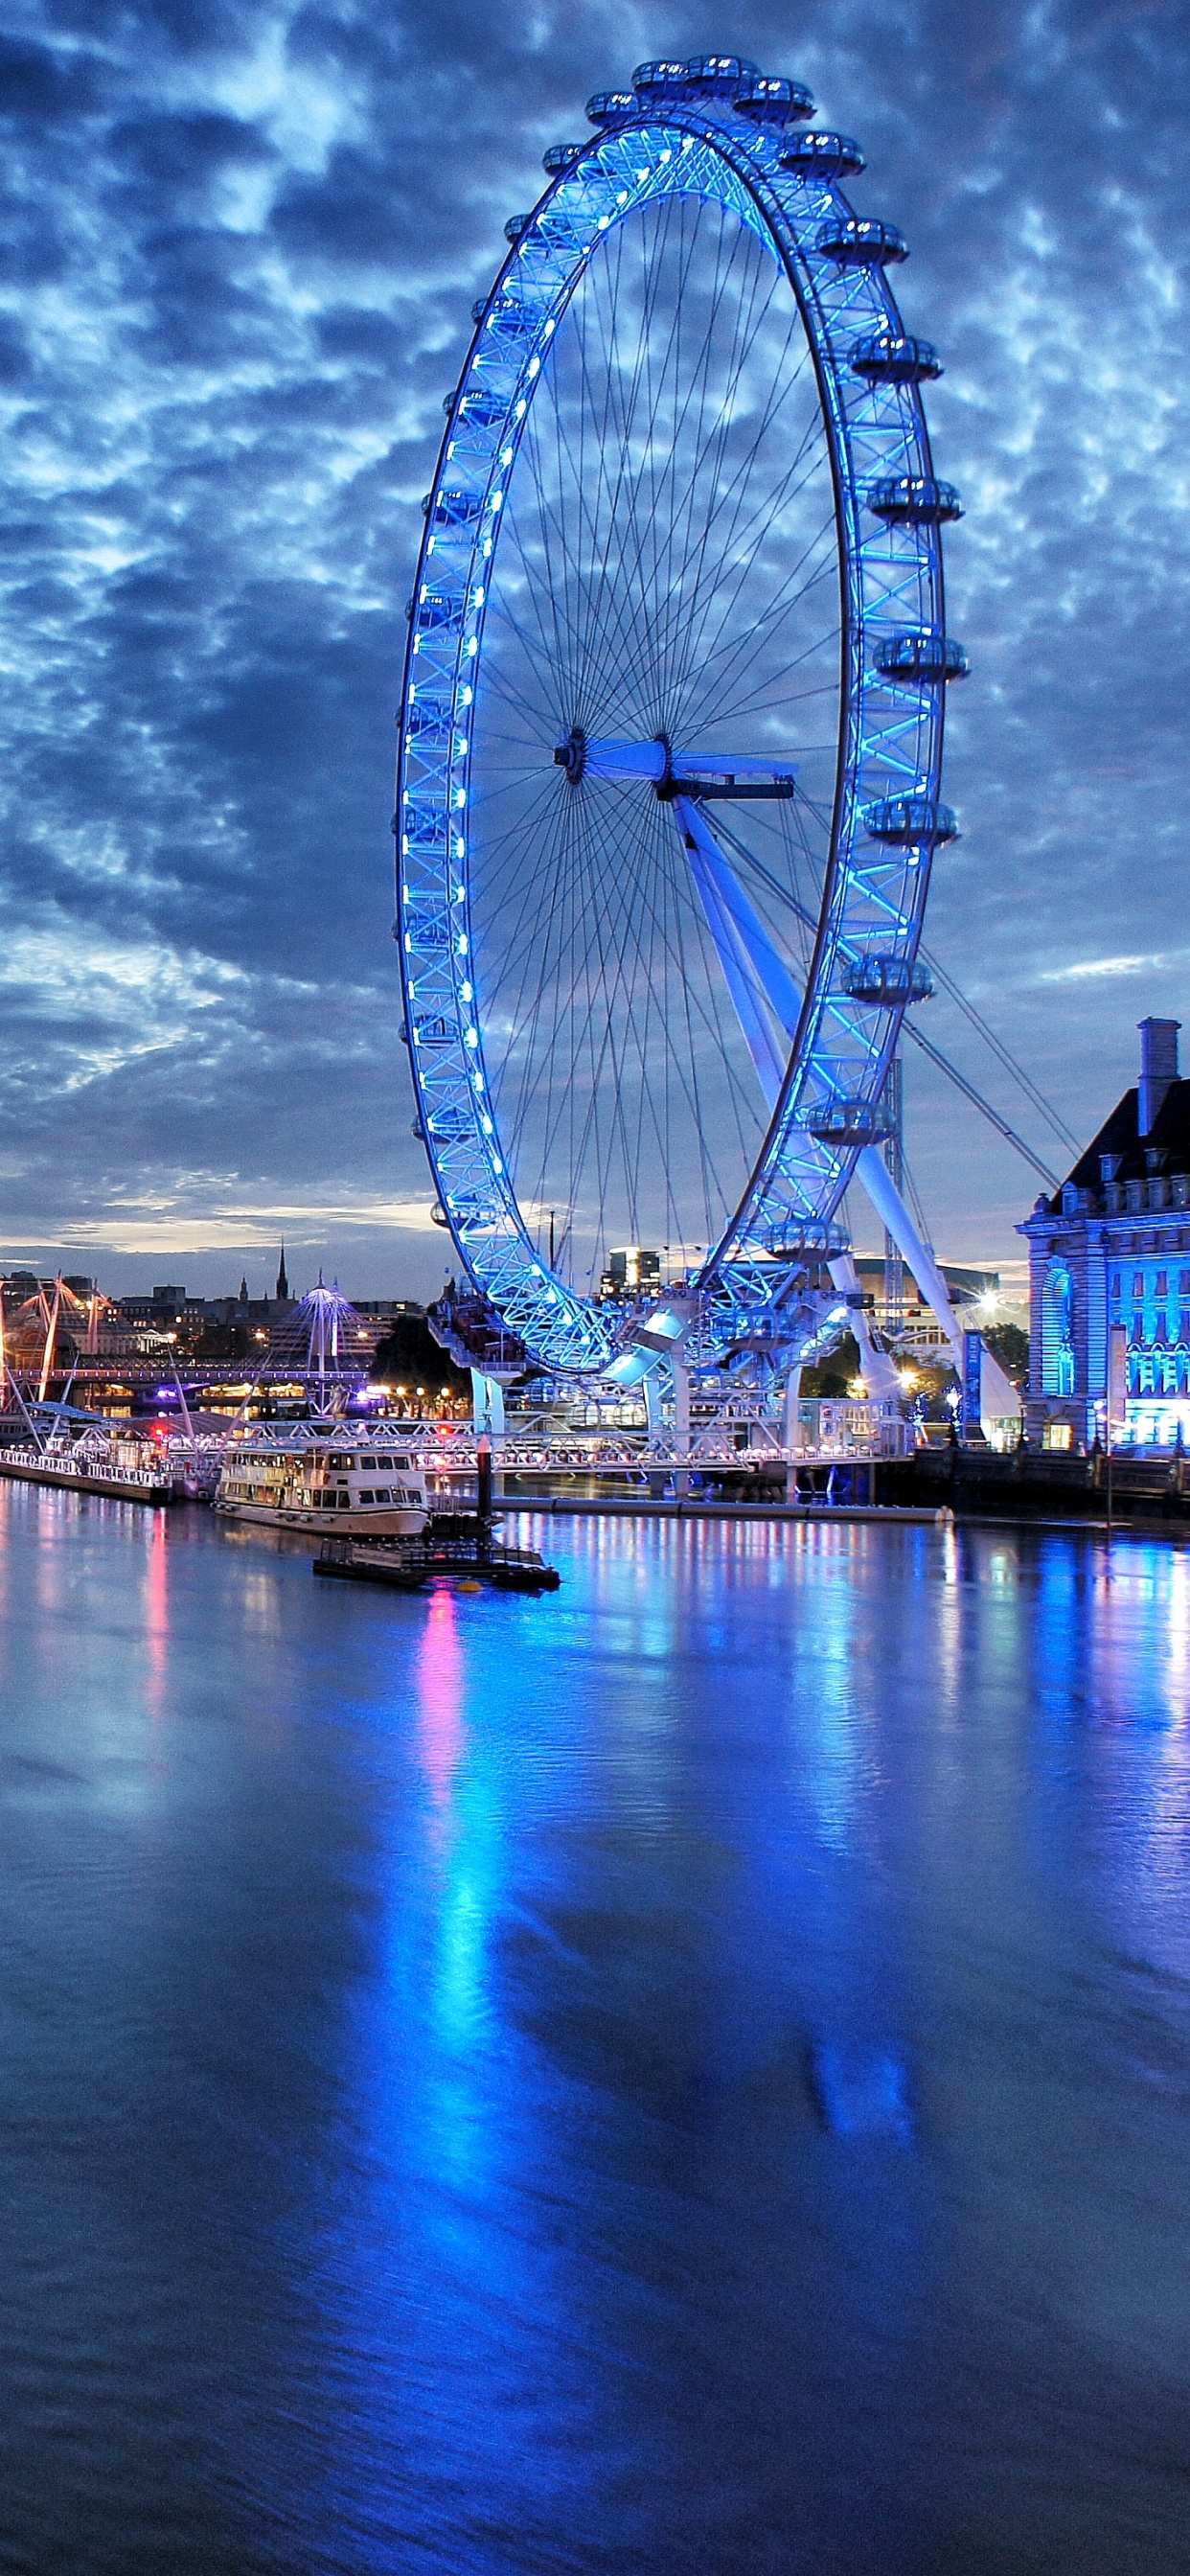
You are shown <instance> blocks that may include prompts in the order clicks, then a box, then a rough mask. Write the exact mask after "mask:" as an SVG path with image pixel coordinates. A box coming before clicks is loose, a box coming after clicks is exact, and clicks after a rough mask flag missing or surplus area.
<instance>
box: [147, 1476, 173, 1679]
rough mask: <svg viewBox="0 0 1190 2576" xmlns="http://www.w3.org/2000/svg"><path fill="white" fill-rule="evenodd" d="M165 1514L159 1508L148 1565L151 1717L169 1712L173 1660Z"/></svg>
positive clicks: (154, 1523)
mask: <svg viewBox="0 0 1190 2576" xmlns="http://www.w3.org/2000/svg"><path fill="white" fill-rule="evenodd" d="M165 1551H166V1537H165V1513H164V1512H163V1511H155V1512H154V1513H153V1516H152V1528H151V1530H150V1533H149V1549H148V1557H147V1560H146V1565H145V1643H146V1647H147V1651H148V1665H149V1673H148V1690H147V1692H146V1699H147V1703H148V1710H149V1715H150V1717H155V1718H159V1717H162V1716H163V1715H164V1713H165V1677H166V1670H167V1667H168V1663H169V1568H168V1566H167V1564H166V1554H165Z"/></svg>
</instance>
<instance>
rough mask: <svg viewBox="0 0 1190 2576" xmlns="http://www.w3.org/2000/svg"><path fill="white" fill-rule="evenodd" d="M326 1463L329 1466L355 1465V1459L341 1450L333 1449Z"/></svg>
mask: <svg viewBox="0 0 1190 2576" xmlns="http://www.w3.org/2000/svg"><path fill="white" fill-rule="evenodd" d="M326 1463H327V1465H328V1467H354V1465H355V1460H354V1458H349V1457H346V1456H345V1455H344V1454H343V1452H342V1451H341V1450H339V1449H333V1450H332V1451H331V1455H330V1457H329V1458H328V1459H327V1462H326Z"/></svg>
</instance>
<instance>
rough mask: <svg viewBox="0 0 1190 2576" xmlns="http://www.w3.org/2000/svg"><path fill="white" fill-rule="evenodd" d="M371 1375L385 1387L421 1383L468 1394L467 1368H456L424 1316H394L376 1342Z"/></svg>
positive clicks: (469, 1391) (469, 1390)
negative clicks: (386, 1330)
mask: <svg viewBox="0 0 1190 2576" xmlns="http://www.w3.org/2000/svg"><path fill="white" fill-rule="evenodd" d="M372 1377H373V1379H376V1380H383V1382H384V1384H385V1385H386V1386H410V1387H416V1386H424V1387H426V1388H428V1389H432V1390H433V1391H434V1392H435V1393H436V1392H437V1390H438V1389H439V1387H448V1388H449V1390H450V1393H451V1394H452V1395H453V1396H455V1397H456V1398H457V1397H461V1396H464V1395H465V1396H468V1397H469V1396H470V1393H471V1372H470V1370H469V1369H461V1368H457V1367H456V1365H455V1362H454V1361H453V1360H452V1359H451V1357H450V1354H449V1352H447V1351H444V1350H443V1348H442V1345H441V1343H440V1342H436V1341H435V1339H434V1336H433V1334H432V1332H431V1331H430V1327H429V1325H428V1324H427V1322H426V1319H425V1316H424V1315H398V1316H397V1318H396V1321H395V1322H394V1324H393V1327H392V1330H391V1332H388V1333H386V1334H385V1336H384V1340H383V1341H382V1342H379V1343H378V1344H377V1347H376V1355H375V1358H374V1359H373V1361H372Z"/></svg>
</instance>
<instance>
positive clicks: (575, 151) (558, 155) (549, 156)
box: [541, 143, 587, 179]
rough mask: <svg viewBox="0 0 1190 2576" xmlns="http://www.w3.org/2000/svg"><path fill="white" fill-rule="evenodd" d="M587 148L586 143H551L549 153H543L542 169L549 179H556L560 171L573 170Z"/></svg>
mask: <svg viewBox="0 0 1190 2576" xmlns="http://www.w3.org/2000/svg"><path fill="white" fill-rule="evenodd" d="M586 148H587V147H586V145H585V143H551V145H550V148H549V151H548V152H543V153H542V156H541V166H542V169H543V170H544V171H545V173H546V175H547V177H548V178H550V179H556V178H557V175H558V172H559V170H573V168H574V165H575V162H576V161H578V160H580V159H581V157H582V155H583V153H584V152H585V151H586Z"/></svg>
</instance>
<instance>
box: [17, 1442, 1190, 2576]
mask: <svg viewBox="0 0 1190 2576" xmlns="http://www.w3.org/2000/svg"><path fill="white" fill-rule="evenodd" d="M0 1529H2V1533H3V1546H2V1548H0V1609H2V1612H3V1620H2V1624H0V1682H2V1689H0V1711H2V1715H0V1969H2V1982H0V2087H2V2090H0V2161H2V2168H3V2170H2V2173H0V2181H2V2183H3V2190H2V2193H0V2238H2V2239H3V2245H4V2266H5V2279H6V2285H7V2297H6V2302H5V2306H4V2310H3V2313H2V2315H0V2378H2V2381H3V2387H4V2394H5V2399H6V2403H5V2406H4V2408H3V2410H2V2411H0V2565H2V2566H4V2567H8V2566H11V2567H13V2568H14V2569H23V2568H29V2569H32V2570H35V2571H40V2570H41V2569H42V2568H43V2567H47V2566H51V2565H52V2566H54V2567H55V2568H58V2567H62V2568H67V2569H74V2568H78V2569H79V2570H86V2571H88V2576H89V2571H90V2570H91V2569H93V2568H94V2569H96V2570H100V2569H102V2570H106V2569H107V2568H109V2567H110V2568H111V2569H112V2570H116V2569H120V2570H125V2569H133V2570H137V2569H141V2568H144V2569H157V2568H158V2567H160V2568H162V2569H165V2568H168V2569H170V2570H171V2571H172V2570H174V2569H178V2570H183V2571H190V2570H194V2571H198V2570H199V2569H202V2570H204V2571H207V2570H211V2569H214V2570H218V2571H222V2570H224V2569H226V2570H228V2571H229V2576H230V2571H232V2570H235V2571H237V2576H238V2571H248V2572H249V2576H250V2571H252V2570H255V2569H257V2568H260V2569H273V2568H277V2569H280V2568H285V2569H287V2570H292V2571H298V2576H305V2571H307V2570H308V2571H311V2576H314V2571H322V2570H339V2569H342V2570H345V2571H352V2576H354V2571H357V2570H358V2571H364V2570H367V2571H371V2570H377V2571H385V2572H386V2576H387V2571H388V2570H390V2569H391V2570H394V2571H397V2570H400V2571H404V2570H411V2571H419V2570H421V2569H426V2570H429V2569H431V2568H439V2567H442V2566H446V2567H448V2568H449V2569H451V2570H452V2571H453V2570H458V2571H460V2576H469V2571H472V2570H475V2571H477V2576H478V2571H484V2576H486V2571H488V2570H493V2571H496V2570H499V2571H505V2570H508V2571H512V2570H516V2571H520V2570H522V2569H530V2570H532V2569H544V2570H554V2569H558V2570H578V2571H582V2576H586V2571H588V2570H591V2571H595V2570H604V2569H612V2568H614V2569H617V2570H618V2569H629V2570H636V2569H640V2570H642V2571H643V2570H645V2569H648V2570H650V2571H661V2576H668V2571H670V2570H673V2571H679V2570H681V2571H685V2570H687V2569H695V2568H697V2569H699V2570H700V2571H707V2576H734V2571H736V2570H737V2569H747V2570H749V2571H751V2570H753V2569H755V2570H760V2571H764V2576H768V2571H770V2570H771V2571H773V2576H776V2571H777V2570H780V2571H782V2576H785V2571H788V2570H800V2569H802V2568H805V2569H806V2570H807V2571H811V2570H812V2571H814V2576H824V2571H825V2576H833V2571H835V2570H838V2571H839V2576H843V2571H847V2576H868V2571H869V2570H870V2571H872V2576H876V2571H880V2576H886V2571H899V2570H902V2569H904V2570H905V2571H913V2576H917V2571H921V2570H924V2571H933V2570H937V2571H939V2576H942V2571H946V2572H947V2576H949V2571H951V2570H952V2569H955V2568H957V2567H960V2566H961V2567H962V2568H963V2569H964V2571H968V2570H973V2571H976V2576H982V2571H984V2570H986V2571H988V2572H989V2576H992V2571H995V2576H1000V2571H1004V2576H1008V2571H1012V2576H1016V2571H1017V2570H1021V2569H1024V2570H1034V2569H1036V2570H1047V2571H1048V2570H1049V2569H1051V2568H1052V2569H1054V2570H1057V2569H1059V2568H1060V2569H1063V2570H1066V2569H1067V2568H1071V2567H1074V2566H1076V2565H1077V2566H1078V2567H1079V2569H1080V2570H1084V2569H1086V2570H1091V2571H1094V2576H1097V2571H1099V2570H1101V2569H1102V2570H1103V2571H1104V2576H1106V2571H1108V2570H1109V2569H1110V2570H1111V2571H1112V2576H1116V2572H1117V2571H1118V2570H1119V2569H1121V2568H1127V2569H1129V2570H1145V2571H1148V2570H1149V2569H1152V2570H1153V2571H1157V2570H1158V2569H1159V2570H1161V2571H1162V2576H1164V2572H1165V2571H1167V2570H1178V2569H1181V2568H1190V2541H1188V2538H1187V2531H1188V2524H1187V2516H1186V2512H1185V2501H1186V2471H1187V2468H1188V2466H1190V2438H1188V2436H1187V2429H1186V2428H1187V2412H1186V2396H1187V2388H1188V2383H1190V2300H1188V2296H1187V2286H1186V2284H1187V2263H1186V2257H1187V2253H1188V2251H1190V2212H1188V2207H1187V2193H1186V2188H1185V2185H1186V2156H1187V2146H1188V2143H1190V2012H1188V1997H1190V1985H1188V1978H1190V1955H1188V1948H1190V1934H1188V1915H1187V1902H1186V1899H1187V1881H1188V1870H1187V1862H1188V1857H1190V1748H1188V1745H1187V1731H1186V1730H1187V1679H1188V1660H1190V1580H1188V1578H1190V1560H1188V1559H1187V1558H1185V1557H1183V1556H1182V1555H1181V1554H1180V1553H1179V1552H1178V1551H1177V1550H1176V1549H1173V1548H1166V1547H1163V1546H1161V1545H1157V1544H1154V1545H1148V1544H1136V1543H1134V1542H1121V1543H1120V1544H1119V1545H1118V1546H1116V1547H1115V1548H1114V1549H1113V1550H1112V1552H1111V1555H1110V1558H1109V1556H1108V1554H1107V1552H1106V1551H1105V1550H1104V1548H1103V1547H1102V1545H1101V1544H1099V1543H1098V1542H1097V1541H1095V1540H1093V1539H1090V1538H1084V1537H1081V1536H1077V1535H1074V1536H1071V1537H1069V1538H1068V1537H1066V1536H1064V1535H1063V1536H1040V1535H1032V1536H1030V1535H1023V1536H1022V1535H1016V1534H1012V1533H1006V1532H997V1531H993V1530H981V1531H966V1532H964V1531H961V1530H960V1531H957V1532H951V1533H942V1532H936V1531H934V1530H927V1529H898V1530H878V1529H872V1528H870V1527H866V1526H863V1525H860V1526H857V1527H848V1526H843V1527H840V1528H835V1529H832V1528H830V1527H824V1526H822V1525H814V1526H812V1527H808V1528H797V1529H795V1528H784V1529H778V1530H770V1529H765V1528H762V1527H758V1526H756V1525H748V1526H744V1527H742V1528H740V1529H737V1530H725V1529H723V1528H721V1527H718V1526H703V1525H698V1524H692V1525H689V1526H675V1525H673V1524H662V1525H657V1524H653V1523H649V1524H632V1525H626V1524H622V1523H617V1522H610V1523H609V1522H598V1521H596V1522H591V1523H582V1522H579V1523H572V1524H565V1525H559V1526H557V1527H554V1526H552V1525H548V1524H539V1525H538V1531H537V1535H538V1536H539V1537H540V1536H541V1535H542V1534H543V1533H544V1536H545V1539H546V1543H547V1545H548V1546H549V1549H550V1552H551V1553H553V1554H554V1555H555V1556H556V1557H558V1558H559V1559H560V1560H561V1561H562V1562H563V1564H564V1570H565V1575H566V1581H565V1585H564V1589H563V1591H562V1593H561V1594H560V1595H559V1596H558V1597H557V1598H556V1599H553V1600H547V1601H542V1602H537V1603H534V1602H527V1601H515V1600H513V1601H499V1600H494V1599H492V1600H489V1599H486V1598H479V1599H476V1598H466V1597H463V1598H458V1597H456V1598H453V1599H452V1598H450V1597H448V1596H446V1595H435V1596H433V1597H432V1598H430V1599H429V1600H411V1601H405V1600H401V1599H397V1598H388V1597H386V1596H382V1595H380V1596H378V1595H375V1594H371V1593H367V1592H359V1593H356V1592H354V1591H352V1590H349V1589H348V1588H347V1587H339V1586H329V1585H321V1584H317V1583H315V1582H313V1581H312V1579H311V1575H310V1569H309V1559H308V1556H307V1555H306V1554H305V1553H304V1552H301V1551H299V1550H294V1551H293V1552H292V1553H289V1552H286V1551H285V1550H284V1549H282V1548H279V1547H277V1546H275V1545H274V1544H272V1543H271V1542H270V1541H268V1540H267V1539H265V1538H262V1537H253V1536H249V1535H248V1534H245V1533H232V1532H228V1531H226V1530H222V1529H220V1528H219V1527H218V1526H217V1525H216V1524H215V1523H214V1522H213V1521H212V1520H211V1519H210V1518H209V1517H208V1516H204V1515H202V1514H200V1513H197V1512H194V1513H184V1514H177V1515H174V1516H172V1517H170V1518H163V1517H161V1516H155V1515H150V1514H144V1513H139V1512H138V1511H137V1510H136V1509H135V1508H134V1507H131V1506H129V1507H121V1506H118V1505H109V1504H106V1503H102V1502H81V1501H76V1500H74V1499H73V1498H68V1497H60V1496H53V1495H36V1494H32V1493H29V1492H28V1491H24V1490H22V1489H17V1488H0Z"/></svg>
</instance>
